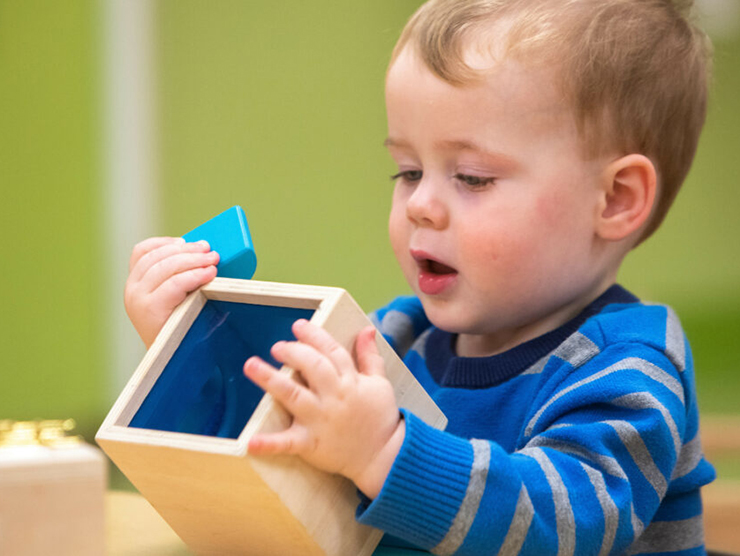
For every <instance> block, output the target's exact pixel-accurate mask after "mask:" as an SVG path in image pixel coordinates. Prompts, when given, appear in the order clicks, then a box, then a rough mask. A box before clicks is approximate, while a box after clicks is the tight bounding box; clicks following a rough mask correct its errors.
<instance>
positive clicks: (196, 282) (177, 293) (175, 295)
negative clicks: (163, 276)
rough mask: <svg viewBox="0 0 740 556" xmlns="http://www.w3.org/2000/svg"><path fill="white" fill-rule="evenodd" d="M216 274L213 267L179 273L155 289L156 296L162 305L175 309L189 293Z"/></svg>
mask: <svg viewBox="0 0 740 556" xmlns="http://www.w3.org/2000/svg"><path fill="white" fill-rule="evenodd" d="M216 273H217V269H216V267H215V266H207V267H204V268H192V269H190V270H186V271H183V272H179V273H177V274H175V275H174V276H172V277H171V278H170V279H169V280H166V281H165V282H163V283H162V284H161V285H160V286H159V287H157V289H156V294H157V296H158V297H159V299H160V300H161V302H162V303H163V304H164V305H166V306H168V307H176V306H177V305H179V304H180V303H182V302H183V301H184V300H185V298H186V297H187V295H188V294H189V293H190V292H192V291H193V290H195V289H197V288H199V287H200V286H202V285H204V284H207V283H208V282H210V281H211V280H213V279H214V278H215V277H216Z"/></svg>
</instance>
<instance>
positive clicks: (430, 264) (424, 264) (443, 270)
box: [416, 259, 457, 276]
mask: <svg viewBox="0 0 740 556" xmlns="http://www.w3.org/2000/svg"><path fill="white" fill-rule="evenodd" d="M416 263H417V264H418V265H419V269H420V270H421V271H422V272H428V273H429V274H434V275H437V276H442V275H445V274H456V273H457V271H456V270H455V269H454V268H452V267H451V266H447V265H446V264H444V263H441V262H439V261H435V260H434V259H417V261H416Z"/></svg>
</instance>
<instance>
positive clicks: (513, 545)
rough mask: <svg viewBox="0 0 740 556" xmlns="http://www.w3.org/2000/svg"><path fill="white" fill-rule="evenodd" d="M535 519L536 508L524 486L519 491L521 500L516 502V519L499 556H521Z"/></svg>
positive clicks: (512, 521)
mask: <svg viewBox="0 0 740 556" xmlns="http://www.w3.org/2000/svg"><path fill="white" fill-rule="evenodd" d="M533 518H534V506H533V505H532V500H531V499H530V498H529V492H527V487H526V486H525V485H524V484H522V488H521V489H520V490H519V499H518V500H517V502H516V509H515V510H514V517H513V518H512V519H511V524H510V525H509V531H508V532H507V533H506V537H505V538H504V542H503V544H501V548H500V549H499V551H498V556H509V555H510V554H519V551H520V550H521V549H522V545H523V544H524V539H526V538H527V533H528V532H529V526H530V525H531V524H532V519H533Z"/></svg>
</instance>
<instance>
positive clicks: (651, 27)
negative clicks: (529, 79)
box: [391, 0, 711, 240]
mask: <svg viewBox="0 0 740 556" xmlns="http://www.w3.org/2000/svg"><path fill="white" fill-rule="evenodd" d="M692 3H693V1H692V0H673V1H671V0H431V1H429V2H427V3H426V4H424V5H423V6H421V8H419V10H418V11H417V12H416V13H415V14H414V15H413V16H412V17H411V19H410V20H409V22H408V23H407V24H406V27H405V28H404V30H403V33H402V34H401V37H400V39H399V40H398V43H397V44H396V47H395V50H394V52H393V57H392V59H391V65H392V64H393V61H394V60H395V58H396V57H397V56H398V54H399V53H400V52H401V51H402V50H403V49H404V48H405V47H406V46H409V47H411V48H413V49H414V50H415V52H416V53H417V54H418V55H419V56H420V57H421V59H422V60H423V61H424V63H425V64H426V65H427V66H428V68H429V69H430V70H431V71H432V72H434V73H435V74H436V75H438V76H439V77H440V78H442V79H444V80H445V81H447V82H449V83H451V84H453V85H458V86H463V85H465V84H466V83H470V82H472V81H474V80H476V79H478V78H480V77H481V71H480V70H474V69H472V68H470V67H469V66H468V65H467V64H466V63H465V61H464V54H465V48H466V47H469V46H470V45H471V41H473V40H474V41H477V42H476V44H480V43H485V42H486V39H487V37H488V36H489V35H490V36H496V37H497V39H496V47H497V48H503V51H502V52H503V55H505V56H515V57H517V59H519V60H524V59H525V58H526V60H527V61H532V62H534V61H539V62H544V63H549V64H552V63H555V64H557V66H556V67H559V68H560V70H561V71H560V72H559V74H558V85H559V86H560V88H561V90H562V92H563V94H564V95H565V96H566V98H567V99H568V101H569V102H570V103H571V105H572V109H573V112H574V116H575V121H576V124H577V125H578V129H579V131H580V133H581V136H582V138H583V140H584V141H583V143H584V146H585V149H586V153H587V154H590V155H597V154H600V153H607V152H609V151H617V152H619V153H621V154H629V153H634V152H637V153H641V154H644V155H645V156H648V157H649V158H650V159H651V160H652V161H653V163H654V164H655V166H656V169H657V172H658V176H659V190H658V196H657V201H656V203H655V206H654V207H653V212H652V214H651V217H650V220H649V223H648V225H647V227H646V229H645V231H644V232H643V234H642V237H641V240H643V239H645V238H647V237H648V236H650V235H651V234H652V233H653V232H654V231H655V230H656V229H657V228H658V226H659V225H660V224H661V222H662V221H663V219H664V217H665V215H666V213H667V212H668V209H669V208H670V206H671V204H672V203H673V200H674V199H675V197H676V195H677V193H678V191H679V189H680V187H681V184H682V183H683V181H684V179H685V178H686V175H687V174H688V171H689V168H690V166H691V162H692V159H693V157H694V154H695V152H696V147H697V144H698V141H699V135H700V133H701V128H702V126H703V125H704V119H705V116H706V104H707V89H708V81H709V73H710V69H711V44H710V42H709V39H708V38H707V37H706V35H705V34H704V33H703V32H702V31H701V30H700V29H699V28H698V27H697V26H696V25H695V24H694V23H693V22H692V19H691V15H690V10H691V5H692ZM498 23H500V25H496V24H498ZM486 31H489V33H488V34H487V33H486ZM493 32H500V33H498V34H496V35H494V34H493Z"/></svg>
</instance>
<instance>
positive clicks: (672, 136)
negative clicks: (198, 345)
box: [126, 0, 714, 555]
mask: <svg viewBox="0 0 740 556" xmlns="http://www.w3.org/2000/svg"><path fill="white" fill-rule="evenodd" d="M687 4H688V2H679V1H678V0H676V1H673V2H671V1H669V0H469V1H459V0H432V1H430V2H428V3H427V4H425V5H423V6H422V7H421V8H420V9H419V10H418V11H417V13H416V14H415V15H414V16H413V17H412V18H411V20H410V21H409V23H408V24H407V25H406V28H405V29H404V31H403V34H402V35H401V38H400V40H399V42H398V44H397V45H396V48H395V50H394V52H393V56H392V59H391V63H390V67H389V69H388V74H387V82H386V105H387V114H388V138H387V139H386V141H385V143H386V146H387V147H388V150H389V151H390V154H391V156H392V157H393V159H394V160H395V162H396V164H397V166H398V171H397V173H396V174H395V176H393V178H394V180H395V190H394V193H393V203H392V209H391V214H390V223H389V232H390V238H391V243H392V246H393V250H394V252H395V255H396V257H397V259H398V262H399V264H400V266H401V270H402V271H403V273H404V275H405V277H406V279H407V280H408V282H409V284H410V285H411V288H412V289H413V291H414V294H415V295H414V296H413V297H404V298H399V299H396V300H395V301H393V302H391V303H390V304H389V305H388V306H387V307H385V308H383V309H381V310H380V311H378V312H376V313H375V314H374V319H375V321H374V322H375V323H376V326H377V329H378V330H380V332H381V333H383V334H384V335H385V336H386V337H387V338H388V339H389V341H390V342H391V343H392V345H393V346H394V348H395V349H396V350H397V351H398V353H399V354H400V355H401V356H402V357H403V358H404V361H405V363H406V364H407V365H408V367H409V368H410V369H411V371H412V372H413V373H414V375H415V376H416V377H417V379H418V380H419V381H420V382H421V384H422V385H423V386H424V388H425V389H426V390H427V391H428V392H429V394H430V395H431V396H432V397H433V398H434V400H435V401H436V403H437V404H438V405H439V406H440V408H441V409H442V410H443V411H444V413H445V414H446V416H447V418H448V419H449V425H448V427H447V429H446V430H445V431H438V430H435V429H433V428H431V427H429V426H427V425H426V424H424V423H423V422H421V421H420V420H419V419H418V418H417V417H416V416H414V415H413V414H412V413H410V412H408V411H406V410H404V409H403V408H398V407H397V405H396V402H395V399H394V396H393V390H392V388H391V386H390V384H389V382H388V381H387V379H386V378H385V376H384V369H383V360H382V359H381V358H380V357H379V355H378V353H377V350H376V348H375V341H374V333H375V329H367V330H364V331H363V332H362V333H361V334H360V335H359V336H358V339H357V342H356V353H355V354H350V353H348V352H346V351H345V350H344V349H342V348H341V347H339V346H338V345H337V344H336V342H334V340H333V339H332V338H331V337H330V336H329V335H328V334H327V333H326V332H325V331H323V330H322V329H319V328H317V327H315V326H313V325H312V324H310V323H308V322H306V321H298V322H296V323H295V325H294V327H293V331H294V334H295V336H296V338H297V341H294V342H279V343H277V344H276V345H275V346H274V347H273V349H272V355H273V356H274V357H275V359H276V360H277V361H279V362H281V363H284V364H286V365H288V366H290V367H292V368H295V369H297V370H298V371H299V372H300V373H301V376H302V377H303V379H304V383H303V384H298V383H297V382H295V381H293V380H292V379H289V378H287V377H286V376H285V375H284V374H279V373H278V371H277V369H275V368H274V367H272V366H271V365H269V364H268V363H266V362H265V361H262V360H260V359H257V358H251V359H249V360H248V361H247V362H246V363H245V367H244V372H245V374H246V376H247V377H248V378H250V379H251V380H253V381H254V382H255V383H256V384H258V385H259V386H260V387H262V388H263V389H264V390H265V391H267V392H269V393H270V394H271V395H272V396H274V397H275V398H276V399H277V400H278V401H279V402H280V403H281V404H282V405H284V406H285V408H286V409H287V410H288V411H289V412H290V413H291V414H292V415H293V423H292V425H291V426H290V427H289V428H288V429H287V430H285V431H282V432H279V433H274V434H269V435H261V436H255V437H253V438H252V439H251V442H250V444H249V450H250V452H252V453H254V454H276V453H289V454H296V455H298V456H300V457H302V458H304V459H305V460H306V461H308V462H309V463H311V464H312V465H315V466H317V467H319V468H321V469H324V470H326V471H329V472H333V473H340V474H342V475H344V476H346V477H348V478H349V479H351V480H352V481H353V482H354V483H355V485H356V486H357V487H358V489H359V491H360V493H361V501H360V504H359V507H358V510H357V519H358V520H359V521H360V522H361V523H364V524H368V525H372V526H374V527H378V528H380V529H382V530H384V531H385V532H387V533H389V535H386V542H389V543H394V542H395V543H397V545H398V546H414V547H418V548H421V549H424V550H429V551H431V552H432V553H434V554H461V555H462V554H469V555H483V554H533V555H543V554H557V555H572V554H598V555H607V554H624V553H630V554H632V553H639V554H644V553H647V554H650V553H654V554H665V553H670V554H673V555H694V554H704V545H703V528H702V509H701V498H700V488H701V487H702V486H703V485H705V484H707V483H708V482H710V481H711V480H712V479H713V478H714V471H713V469H712V467H711V465H710V464H709V463H707V461H706V460H705V459H704V458H703V456H702V451H701V446H700V441H699V434H698V433H699V425H698V411H697V405H696V395H695V384H694V370H693V365H692V358H691V352H690V349H689V346H688V343H687V341H686V339H685V338H684V334H683V332H682V330H681V325H680V323H679V321H678V319H677V317H676V315H675V314H674V313H673V311H672V310H671V309H670V308H668V307H665V306H661V305H652V304H646V303H643V302H641V301H640V300H639V299H637V298H636V297H635V296H634V295H632V294H631V293H630V292H628V291H627V290H625V289H624V288H622V287H621V286H619V285H617V283H616V281H617V273H618V270H619V267H620V265H621V263H622V261H623V260H624V258H625V257H626V255H627V254H628V253H629V252H630V251H631V250H632V249H633V248H634V247H635V246H636V245H638V244H639V243H640V242H642V241H644V240H645V239H646V238H648V237H649V236H650V235H651V234H652V233H653V232H654V231H655V230H656V229H657V228H658V226H659V225H660V223H661V221H662V220H663V218H664V216H665V215H666V213H667V211H668V209H669V207H670V205H671V203H672V201H673V200H674V198H675V196H676V193H677V192H678V189H679V188H680V186H681V183H682V182H683V180H684V178H685V176H686V174H687V172H688V170H689V167H690V164H691V160H692V158H693V156H694V152H695V150H696V145H697V142H698V138H699V134H700V131H701V127H702V125H703V121H704V116H705V106H706V95H707V73H708V66H709V55H710V54H709V51H710V47H709V44H708V41H707V39H706V38H705V36H704V35H703V34H702V33H701V32H700V31H699V30H698V29H697V28H696V27H695V26H694V25H693V24H692V23H691V21H690V20H689V18H688V13H687V12H688V9H689V6H688V5H687ZM217 261H218V255H217V254H215V253H213V252H211V251H210V250H209V248H208V246H207V245H206V244H201V243H196V244H187V243H184V242H183V241H182V240H176V239H172V238H154V239H149V240H146V241H144V242H142V243H141V244H140V245H138V246H137V247H136V248H135V250H134V253H133V255H132V260H131V274H130V276H129V280H128V282H127V287H126V307H127V310H128V312H129V315H130V317H131V320H132V321H133V323H134V325H135V326H136V329H137V330H138V331H139V334H140V335H141V337H142V339H143V340H144V341H145V343H147V345H149V344H151V342H152V341H153V340H154V337H155V336H156V334H157V332H158V331H159V329H160V328H161V327H162V325H163V324H164V321H165V320H166V319H167V317H168V316H169V314H170V313H171V311H172V309H173V308H174V307H175V306H176V305H177V304H178V303H179V302H180V301H182V300H183V299H184V297H185V295H186V294H187V293H188V292H189V291H192V290H193V289H195V288H197V287H199V286H200V285H202V284H204V283H206V282H208V281H209V280H211V279H212V278H213V277H214V276H215V266H214V265H215V264H216V263H217Z"/></svg>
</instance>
